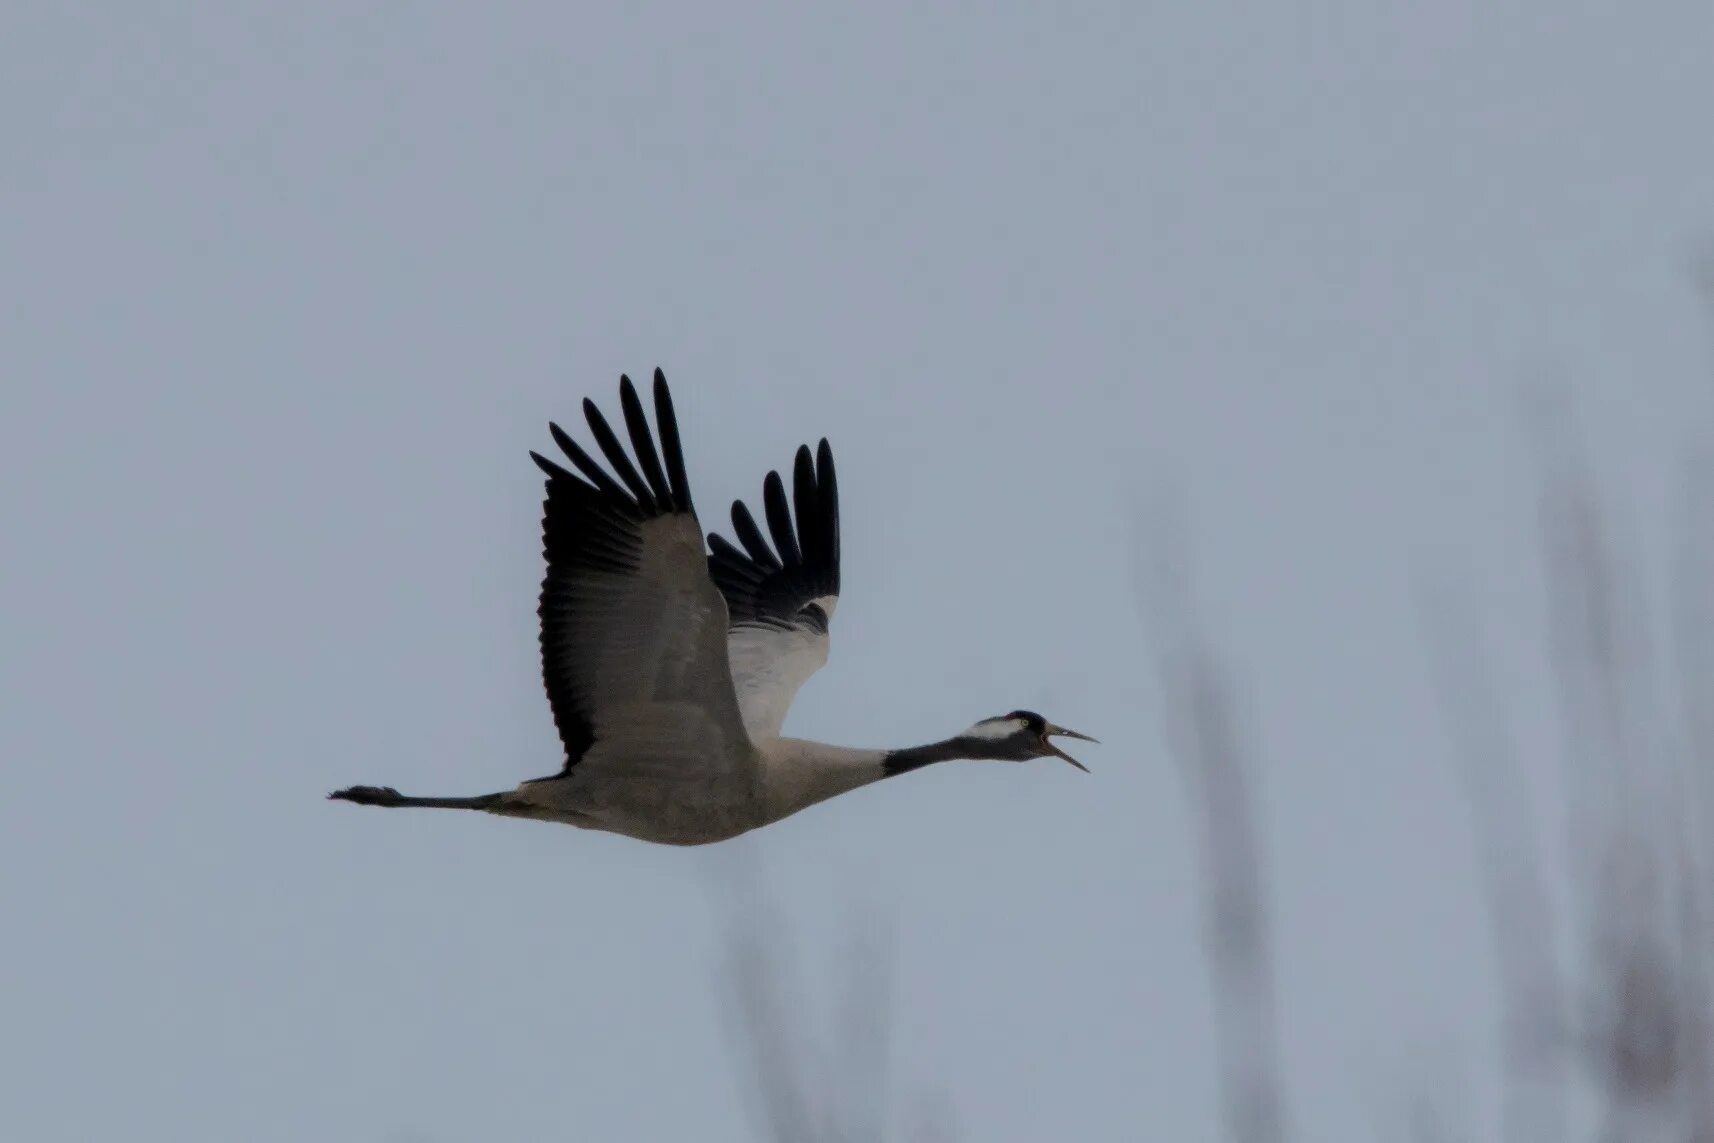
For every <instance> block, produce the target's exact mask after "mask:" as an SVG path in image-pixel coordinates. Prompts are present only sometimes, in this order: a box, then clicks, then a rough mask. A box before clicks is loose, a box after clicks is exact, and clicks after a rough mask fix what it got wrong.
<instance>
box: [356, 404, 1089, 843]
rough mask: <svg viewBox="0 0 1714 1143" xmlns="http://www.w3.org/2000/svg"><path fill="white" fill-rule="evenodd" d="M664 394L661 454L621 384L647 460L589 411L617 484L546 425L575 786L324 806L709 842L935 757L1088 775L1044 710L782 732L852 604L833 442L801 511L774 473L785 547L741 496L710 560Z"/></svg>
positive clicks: (555, 692)
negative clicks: (929, 732) (476, 814)
mask: <svg viewBox="0 0 1714 1143" xmlns="http://www.w3.org/2000/svg"><path fill="white" fill-rule="evenodd" d="M654 397H655V422H656V430H657V431H658V432H659V434H660V450H659V452H657V451H656V446H655V440H654V433H653V432H651V431H650V427H649V424H648V421H647V418H646V417H645V416H644V413H643V409H642V403H641V401H640V400H639V399H638V397H637V395H636V391H635V389H634V388H633V387H632V385H631V382H630V380H629V379H628V378H621V379H620V399H621V404H622V406H623V411H624V415H625V426H626V429H627V431H628V433H629V436H630V439H631V444H632V449H633V451H634V453H635V455H636V464H633V463H632V460H631V458H630V457H629V456H628V455H627V454H626V452H625V450H624V448H623V446H622V445H621V444H620V443H619V439H618V437H617V435H616V434H615V433H614V432H613V430H612V428H611V427H610V426H609V425H608V423H607V421H606V419H605V418H604V417H603V416H602V415H601V413H600V411H599V410H598V409H597V408H596V407H595V405H594V404H593V402H590V401H585V402H584V415H585V418H586V419H587V420H588V422H589V427H590V430H591V431H592V433H593V435H594V436H595V439H596V442H597V444H598V445H599V446H600V448H601V451H602V453H603V455H604V456H605V457H606V459H607V461H608V464H609V465H610V466H611V468H612V470H613V473H614V474H616V475H617V479H615V477H614V475H612V474H609V472H608V471H607V470H606V469H604V468H602V467H601V466H600V465H599V464H597V463H596V462H595V461H594V459H593V458H591V457H590V456H589V454H588V453H586V452H585V451H584V450H583V449H582V448H581V447H580V446H579V445H577V444H576V442H574V441H573V440H572V439H571V438H570V437H569V436H568V435H567V434H566V433H564V432H563V431H562V430H561V429H560V428H559V426H557V425H550V426H549V429H550V431H551V433H552V435H553V438H554V440H555V441H556V442H557V443H558V444H559V446H560V448H561V449H562V450H563V451H564V452H565V454H566V456H567V457H569V458H570V460H571V462H572V464H573V466H574V467H575V468H576V469H577V470H578V474H573V473H572V472H570V471H568V470H567V469H565V468H563V467H562V466H561V465H560V464H558V463H557V462H555V461H552V460H548V459H546V458H544V457H542V456H539V455H537V454H535V453H531V454H530V455H531V457H532V458H533V459H534V460H535V462H536V464H537V465H538V466H539V467H540V468H541V469H542V470H543V471H544V472H545V473H546V474H547V478H548V479H547V499H546V501H545V503H544V505H543V519H542V537H543V552H544V555H545V557H546V560H547V574H546V576H545V578H544V579H543V581H542V593H541V605H540V608H539V614H540V617H541V646H542V674H543V680H544V683H545V684H546V687H547V693H548V701H549V705H550V706H551V707H552V709H553V714H554V722H555V724H556V725H557V727H558V729H559V732H560V738H561V740H562V741H563V743H564V745H565V764H564V766H563V767H562V769H561V770H560V772H559V773H558V774H555V775H552V776H549V777H545V778H536V779H532V780H530V781H527V782H524V783H523V784H521V785H519V786H518V787H517V788H516V789H513V790H509V791H504V792H501V793H494V794H482V795H478V796H475V797H467V798H416V797H407V796H405V795H402V794H400V793H399V792H398V791H397V790H394V789H392V788H391V787H385V786H381V787H377V786H352V787H349V788H347V789H344V790H339V791H337V792H335V793H333V794H330V795H329V797H331V798H336V799H340V800H344V801H350V802H357V803H359V804H363V805H377V806H425V807H437V808H447V809H472V810H482V811H485V812H487V813H492V814H500V815H503V816H507V817H521V818H533V819H536V820H541V821H555V822H564V823H568V824H571V825H576V826H581V827H584V828H587V829H599V830H605V831H608V832H611V833H618V834H623V835H625V836H628V837H634V838H638V839H641V840H643V841H652V842H660V843H664V844H669V845H701V844H706V843H709V842H715V841H724V840H726V839H728V838H732V837H736V836H737V835H739V834H742V833H745V832H747V831H749V830H752V829H755V828H757V827H758V826H763V825H767V824H768V823H770V822H774V821H778V820H779V819H781V818H784V817H787V816H789V815H791V814H794V813H796V812H797V811H799V810H801V809H804V808H806V807H808V806H812V805H815V804H816V803H817V802H822V801H825V800H827V799H828V798H831V797H834V796H836V795H838V794H842V793H845V792H846V791H849V790H854V789H856V788H858V787H860V786H864V785H868V784H869V783H871V782H875V781H879V780H880V779H882V778H886V777H891V776H893V775H895V774H901V773H906V772H908V771H910V770H914V769H918V768H919V767H921V766H925V765H928V764H930V763H933V762H940V761H947V760H950V759H954V758H968V759H992V760H1003V761H1023V760H1024V759H1027V758H1036V757H1045V756H1048V755H1055V756H1058V757H1060V758H1063V759H1065V760H1066V761H1067V762H1070V763H1071V764H1072V765H1074V766H1077V767H1078V768H1079V769H1083V766H1082V764H1081V763H1079V762H1077V761H1076V760H1075V759H1073V758H1072V757H1071V756H1070V755H1068V754H1066V753H1064V752H1063V751H1062V750H1060V749H1059V747H1058V746H1056V745H1055V744H1053V743H1052V742H1050V741H1048V736H1049V735H1064V736H1068V737H1073V738H1083V739H1088V736H1087V735H1083V734H1078V733H1077V732H1075V731H1070V730H1066V729H1064V728H1062V727H1057V726H1054V725H1053V724H1051V723H1049V722H1047V721H1046V720H1045V719H1043V718H1042V717H1041V716H1040V715H1037V714H1034V713H1032V712H1030V711H1013V712H1012V713H1011V714H1008V715H1004V716H1001V717H999V718H991V719H984V720H982V721H981V722H978V723H976V724H975V725H974V726H972V727H970V728H969V729H968V730H966V731H964V732H963V733H962V734H959V735H956V736H954V737H952V738H949V739H945V740H943V741H940V742H934V743H929V744H928V745H925V746H917V747H910V748H906V749H901V750H861V749H852V748H849V747H841V746H830V745H827V744H824V743H819V742H810V741H806V740H804V739H797V738H786V737H782V736H781V734H780V728H781V726H782V724H783V723H784V721H785V716H786V712H787V710H788V709H789V708H790V706H791V702H792V699H793V698H794V697H796V694H797V691H798V688H799V687H801V686H802V685H803V683H804V682H805V680H807V679H808V678H809V676H810V675H812V674H814V673H815V672H816V671H817V670H818V669H820V667H821V666H822V664H823V663H825V662H826V661H827V650H828V628H829V624H830V623H831V621H832V619H833V615H834V611H835V609H836V608H837V605H838V597H839V494H838V484H837V479H836V477H835V475H834V469H833V454H832V451H831V449H830V448H829V447H828V444H827V442H826V441H825V440H823V441H822V442H821V444H820V447H819V449H818V450H817V452H816V454H815V455H814V457H813V458H812V456H811V454H810V451H809V449H808V447H807V446H805V447H801V448H799V450H798V453H797V456H796V458H795V464H794V467H793V489H792V496H791V499H790V501H789V502H788V500H787V497H786V492H785V485H784V482H783V481H782V480H781V478H780V476H779V474H778V473H777V472H770V473H769V474H768V478H767V480H766V481H765V482H764V484H763V506H764V509H765V519H766V521H767V524H768V530H769V535H770V536H771V538H772V540H773V544H772V545H771V546H770V545H769V543H768V540H767V539H765V538H764V537H763V535H762V532H761V529H760V528H759V527H757V525H756V522H755V519H754V518H753V517H752V516H751V514H750V512H749V509H748V508H746V507H745V505H744V504H743V502H742V501H738V502H735V503H734V504H733V506H732V525H733V530H734V532H735V533H736V534H737V536H738V540H739V545H741V546H739V545H734V544H732V543H730V542H729V541H727V540H725V539H724V538H723V537H721V536H718V535H709V536H708V537H707V541H706V542H707V550H705V549H704V535H703V531H702V527H701V525H700V523H699V522H698V521H697V518H696V514H695V511H694V509H693V507H692V504H691V499H690V489H689V483H688V480H687V478H686V475H685V468H684V457H683V452H682V450H681V449H680V446H679V439H678V424H677V420H676V417H675V415H674V412H673V407H672V398H671V395H670V393H669V392H668V390H667V385H666V379H665V378H664V377H663V376H662V375H661V373H660V371H659V370H656V372H655V385H654ZM639 466H640V469H641V470H640V471H639ZM794 515H795V527H794V519H793V518H794ZM1088 740H1089V741H1093V739H1088Z"/></svg>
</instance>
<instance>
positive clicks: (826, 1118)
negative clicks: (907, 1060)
mask: <svg viewBox="0 0 1714 1143" xmlns="http://www.w3.org/2000/svg"><path fill="white" fill-rule="evenodd" d="M728 896H729V899H728V900H727V901H726V902H724V903H723V905H724V908H723V909H722V912H723V915H724V918H725V921H726V929H727V936H726V947H727V971H726V975H727V979H728V982H729V988H728V990H727V994H728V996H729V997H730V1000H731V1011H730V1015H731V1016H732V1042H733V1046H734V1049H735V1050H736V1053H737V1055H738V1056H739V1057H740V1058H741V1059H742V1060H743V1061H744V1063H745V1065H747V1066H746V1069H745V1070H746V1071H747V1072H748V1079H749V1087H750V1090H751V1093H752V1096H753V1103H754V1104H755V1106H756V1107H757V1109H758V1112H759V1118H760V1119H761V1120H762V1121H763V1123H764V1125H765V1128H766V1131H767V1137H768V1138H771V1139H773V1140H775V1141H776V1143H874V1141H879V1140H884V1139H887V1138H889V1137H892V1136H890V1135H889V1129H888V1124H889V1120H890V1116H889V1110H890V1105H891V1102H892V1101H891V1099H890V1091H889V1088H890V1067H889V1065H890V1057H891V1048H892V1020H893V1014H894V1012H895V995H894V983H893V964H894V959H893V943H892V939H891V935H890V933H889V932H887V930H886V927H885V926H884V925H881V924H879V923H875V922H874V921H873V919H870V920H869V921H868V922H867V923H862V922H859V923H856V924H854V925H853V928H852V933H851V939H850V941H849V943H848V945H847V949H846V954H845V957H844V964H843V966H842V967H843V969H844V971H843V973H842V977H843V991H842V994H841V996H840V1003H839V1005H838V1009H839V1011H838V1019H837V1021H836V1022H835V1028H836V1031H835V1034H833V1035H832V1036H823V1035H821V1034H820V1033H819V1031H818V1023H819V1020H818V1013H817V1011H816V1009H817V1007H818V1006H817V1005H816V1004H815V1003H813V1002H812V1000H811V997H810V994H809V991H808V990H807V989H806V987H805V984H804V980H803V973H802V971H801V968H802V966H801V964H800V962H799V959H798V957H797V956H796V954H795V952H794V945H793V942H792V938H791V933H790V932H789V931H788V926H787V925H786V924H785V923H784V921H783V920H782V918H781V917H780V916H779V914H778V912H777V910H776V909H775V908H774V906H773V904H772V902H771V900H770V899H769V897H768V895H767V893H766V891H765V889H764V887H763V885H762V881H761V875H760V873H759V871H757V870H756V869H754V868H753V867H751V866H750V865H749V863H748V862H744V863H743V865H742V869H741V870H740V871H739V872H738V873H737V875H736V876H735V877H734V878H733V880H732V882H731V884H730V885H729V886H728ZM910 1110H911V1115H910V1116H909V1117H908V1118H909V1122H908V1123H907V1124H906V1125H905V1127H904V1128H903V1129H902V1130H901V1132H900V1134H899V1135H898V1136H896V1137H897V1138H903V1139H913V1140H918V1141H920V1143H954V1141H955V1140H956V1138H957V1130H956V1122H955V1120H954V1118H953V1116H952V1112H951V1109H950V1107H949V1106H948V1105H946V1104H944V1103H939V1102H934V1101H932V1100H930V1099H926V1098H924V1099H919V1100H918V1101H917V1103H916V1105H914V1106H913V1107H912V1108H911V1109H910Z"/></svg>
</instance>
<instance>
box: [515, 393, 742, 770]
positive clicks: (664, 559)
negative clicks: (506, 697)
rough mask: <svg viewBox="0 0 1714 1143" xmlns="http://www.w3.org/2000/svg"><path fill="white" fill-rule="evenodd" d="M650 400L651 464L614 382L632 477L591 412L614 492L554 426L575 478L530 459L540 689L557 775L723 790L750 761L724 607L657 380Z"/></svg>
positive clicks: (589, 405)
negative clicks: (622, 777) (538, 569)
mask: <svg viewBox="0 0 1714 1143" xmlns="http://www.w3.org/2000/svg"><path fill="white" fill-rule="evenodd" d="M654 395H655V421H656V424H657V427H658V428H659V431H660V441H661V450H660V452H659V453H657V452H656V451H655V441H654V436H653V434H652V433H651V432H650V431H649V423H648V421H647V419H646V418H645V417H644V415H643V405H642V402H641V401H639V400H638V398H637V392H636V390H635V389H634V388H633V387H632V385H631V380H630V378H628V377H621V378H620V379H619V397H620V402H621V404H622V405H623V407H624V413H625V428H626V429H627V431H628V434H629V436H630V438H631V447H632V449H633V450H634V451H635V452H636V459H637V465H640V466H641V468H642V472H641V473H639V472H638V469H637V465H633V464H632V462H631V458H630V457H629V456H627V455H626V453H625V449H624V447H623V446H622V445H621V444H620V443H619V439H618V437H617V436H616V435H615V434H614V432H613V430H612V428H611V427H609V426H608V424H607V421H606V419H605V418H604V417H602V415H601V412H600V410H599V409H597V408H596V407H595V403H594V402H593V401H587V400H586V401H584V402H583V415H584V417H585V418H586V419H587V420H588V421H589V428H590V431H591V432H592V433H593V434H594V436H595V440H596V443H597V444H598V445H600V447H601V452H602V453H603V455H605V456H606V458H607V462H608V464H610V465H611V466H612V468H613V471H614V472H615V473H617V474H618V478H619V479H618V480H615V479H614V478H613V476H611V475H609V474H608V472H607V471H606V470H605V469H603V468H602V467H601V466H600V465H599V464H597V463H596V462H595V461H594V460H593V459H591V457H590V456H589V454H588V453H586V452H585V451H584V450H583V449H582V448H580V447H579V446H578V445H577V442H575V441H573V440H572V439H571V437H570V436H568V435H567V434H566V433H565V432H564V431H563V430H562V429H561V428H560V427H559V426H558V425H550V426H549V429H550V431H551V432H552V433H553V439H554V441H555V443H557V444H558V445H559V447H560V448H561V449H562V450H564V452H565V454H566V456H568V457H569V458H570V459H571V462H572V464H573V466H574V467H576V469H577V470H578V472H579V473H581V474H582V475H581V476H578V475H574V474H573V473H571V472H568V471H567V470H566V469H564V468H562V467H560V466H559V465H558V464H556V463H554V462H553V461H551V460H548V459H546V458H545V457H542V456H540V455H538V454H536V453H534V452H532V453H531V454H530V456H531V458H532V459H534V460H535V462H536V464H537V465H539V466H540V467H541V469H542V471H543V472H545V473H547V476H548V481H547V500H546V501H545V502H544V504H543V511H542V551H543V555H545V556H546V558H547V575H546V577H545V578H544V579H543V580H542V594H541V608H540V612H539V613H540V615H541V621H542V632H541V644H542V677H543V680H544V682H545V683H546V684H547V693H548V702H549V704H550V705H551V706H552V707H553V716H554V722H555V724H556V725H557V726H558V727H559V734H560V738H561V739H563V740H564V742H565V759H566V761H565V771H564V772H569V771H570V770H571V768H572V767H574V766H578V765H579V764H580V763H581V764H582V766H583V768H584V769H580V770H579V771H578V772H579V773H580V774H581V773H583V772H584V770H586V769H588V767H590V766H592V765H593V766H596V767H598V768H599V769H601V770H602V771H603V772H605V771H607V770H608V768H609V767H612V768H614V769H615V770H620V769H622V771H623V772H624V773H625V774H626V775H627V776H630V777H638V778H643V779H645V780H646V779H647V778H649V777H650V776H660V777H667V776H669V775H670V776H675V777H684V776H687V775H706V776H707V777H709V778H711V779H718V778H720V777H721V776H723V774H724V773H725V772H726V771H729V770H731V769H732V768H734V767H736V766H741V765H743V764H744V760H746V759H749V758H751V757H752V756H753V752H752V751H751V749H750V744H749V743H748V741H747V740H746V738H745V735H744V728H743V722H742V718H741V716H740V714H739V710H738V703H737V698H736V696H735V695H734V694H733V690H732V678H731V669H730V667H729V666H728V660H727V653H726V628H727V618H726V605H725V603H724V602H723V600H722V599H721V595H720V592H719V591H718V590H717V589H716V588H715V586H714V582H713V581H712V580H711V579H710V578H709V574H708V565H707V563H706V560H705V557H704V554H703V542H702V527H701V525H700V524H698V523H697V520H696V513H695V511H694V510H693V509H692V507H691V502H690V484H689V482H688V480H687V479H686V478H685V471H684V454H683V452H682V450H681V449H680V447H679V437H678V422H677V420H676V419H675V418H674V416H673V406H672V396H671V394H670V393H668V391H667V383H666V378H665V377H664V376H662V375H661V372H660V370H658V369H657V370H656V371H655V394H654ZM621 481H622V482H623V484H621V483H620V482H621Z"/></svg>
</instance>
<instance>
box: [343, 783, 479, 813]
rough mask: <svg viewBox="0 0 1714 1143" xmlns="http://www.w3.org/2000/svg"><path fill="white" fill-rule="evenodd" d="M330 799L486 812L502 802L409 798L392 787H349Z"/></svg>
mask: <svg viewBox="0 0 1714 1143" xmlns="http://www.w3.org/2000/svg"><path fill="white" fill-rule="evenodd" d="M328 797H329V798H330V799H335V800H338V801H342V802H356V803H357V804H358V805H360V806H430V807H433V808H435V809H442V810H486V809H492V808H493V807H494V806H495V805H496V804H498V803H499V801H500V795H499V794H478V795H477V796H476V797H474V798H407V797H406V796H405V795H403V794H401V793H399V791H397V790H395V789H393V787H391V786H348V787H346V788H345V789H343V790H335V791H334V792H333V793H331V794H329V795H328Z"/></svg>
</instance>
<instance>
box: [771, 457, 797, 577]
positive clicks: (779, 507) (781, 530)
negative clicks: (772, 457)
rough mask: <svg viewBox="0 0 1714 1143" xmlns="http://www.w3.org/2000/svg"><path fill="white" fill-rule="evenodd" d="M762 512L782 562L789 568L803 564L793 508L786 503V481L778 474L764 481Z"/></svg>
mask: <svg viewBox="0 0 1714 1143" xmlns="http://www.w3.org/2000/svg"><path fill="white" fill-rule="evenodd" d="M762 510H763V512H764V513H765V514H766V515H767V518H768V534H769V535H771V536H773V538H774V548H775V550H777V551H778V552H779V553H780V562H781V563H783V564H785V565H786V566H787V567H790V566H792V565H793V564H797V563H801V562H803V553H802V551H801V550H799V548H798V543H797V533H796V532H795V531H793V530H792V512H791V506H790V505H789V504H787V503H786V485H785V481H783V480H781V479H780V474H779V473H777V472H770V473H768V477H767V479H766V480H764V481H762Z"/></svg>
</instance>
